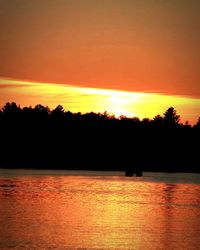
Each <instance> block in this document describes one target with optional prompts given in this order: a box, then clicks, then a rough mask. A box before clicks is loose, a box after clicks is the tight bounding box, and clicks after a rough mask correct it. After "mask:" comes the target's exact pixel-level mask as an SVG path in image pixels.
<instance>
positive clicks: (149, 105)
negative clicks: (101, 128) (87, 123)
mask: <svg viewBox="0 0 200 250" xmlns="http://www.w3.org/2000/svg"><path fill="white" fill-rule="evenodd" d="M8 101H9V102H11V101H14V102H16V103H17V104H19V105H21V106H22V107H23V106H30V105H31V106H34V105H36V104H42V105H47V106H49V107H50V108H51V109H52V108H55V107H56V106H57V105H58V104H60V105H62V106H63V107H64V109H65V110H70V111H72V112H81V113H86V112H91V111H93V112H101V113H103V112H105V111H107V112H108V113H109V114H111V115H115V116H116V117H119V116H120V115H125V116H128V117H139V118H141V119H142V118H145V117H148V118H153V117H154V116H155V115H157V114H161V115H162V114H163V112H165V110H166V109H167V108H169V107H170V106H173V107H174V108H175V109H176V110H177V112H178V113H179V114H180V115H181V118H182V121H183V122H184V121H186V120H188V121H189V122H191V123H195V122H196V121H197V119H198V117H199V116H200V112H199V110H200V100H199V99H195V98H192V97H182V96H169V95H163V94H155V93H142V92H128V91H118V90H111V89H99V88H84V87H77V86H73V85H67V84H52V83H36V82H28V81H17V80H8V79H1V80H0V105H1V106H2V105H4V104H5V103H6V102H8Z"/></svg>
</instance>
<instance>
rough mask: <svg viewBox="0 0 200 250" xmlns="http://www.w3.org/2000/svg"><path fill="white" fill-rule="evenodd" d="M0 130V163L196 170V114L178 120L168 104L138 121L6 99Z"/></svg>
mask: <svg viewBox="0 0 200 250" xmlns="http://www.w3.org/2000/svg"><path fill="white" fill-rule="evenodd" d="M0 131H1V151H0V167H2V168H40V169H51V168H52V169H85V170H127V169H128V170H130V169H133V170H135V169H137V168H141V169H142V171H172V172H174V171H183V172H200V160H199V159H200V157H199V141H200V140H199V139H200V119H199V120H198V121H197V123H196V124H195V125H194V126H191V125H189V124H188V123H185V124H181V123H180V116H179V115H178V114H177V112H176V110H175V109H174V108H172V107H170V108H169V109H168V110H167V111H166V112H165V113H164V114H163V115H157V116H155V117H154V118H153V119H148V118H145V119H143V120H140V119H139V118H127V117H125V116H121V117H119V118H115V117H114V116H112V115H109V114H108V113H107V112H104V113H103V114H101V113H93V112H91V113H86V114H81V113H71V112H70V111H64V109H63V107H62V106H60V105H58V106H57V107H56V108H55V109H54V110H50V109H49V108H48V107H44V106H42V105H40V104H39V105H36V106H35V107H34V108H32V107H24V108H20V106H17V105H16V103H6V104H5V105H4V106H3V107H2V109H1V110H0Z"/></svg>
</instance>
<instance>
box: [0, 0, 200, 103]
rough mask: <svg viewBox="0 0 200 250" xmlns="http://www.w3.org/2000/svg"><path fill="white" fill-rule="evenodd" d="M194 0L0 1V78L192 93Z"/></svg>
mask: <svg viewBox="0 0 200 250" xmlns="http://www.w3.org/2000/svg"><path fill="white" fill-rule="evenodd" d="M199 13H200V1H198V0H0V76H1V77H8V78H13V79H21V80H31V81H39V82H49V83H51V82H52V83H53V82H54V83H66V84H70V85H74V86H81V87H95V88H110V89H118V90H125V91H137V92H152V93H164V94H168V95H184V96H192V97H198V98H200V70H199V65H200V46H199V44H200V14H199Z"/></svg>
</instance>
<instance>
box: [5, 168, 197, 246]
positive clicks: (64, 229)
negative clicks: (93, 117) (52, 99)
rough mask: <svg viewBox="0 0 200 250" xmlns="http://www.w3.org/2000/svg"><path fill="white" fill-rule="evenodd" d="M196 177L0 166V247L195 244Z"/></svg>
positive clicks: (193, 175)
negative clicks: (11, 168) (41, 169)
mask: <svg viewBox="0 0 200 250" xmlns="http://www.w3.org/2000/svg"><path fill="white" fill-rule="evenodd" d="M199 235H200V175H199V174H181V173H179V174H166V173H144V176H143V177H124V173H122V172H107V173H105V172H86V171H78V172H73V171H46V170H44V171H38V170H3V169H1V170H0V249H11V248H12V249H78V248H81V249H188V250H189V249H200V236H199Z"/></svg>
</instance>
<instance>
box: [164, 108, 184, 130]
mask: <svg viewBox="0 0 200 250" xmlns="http://www.w3.org/2000/svg"><path fill="white" fill-rule="evenodd" d="M163 120H164V122H165V124H166V125H167V126H175V125H178V124H179V121H180V116H179V115H177V112H176V110H175V109H174V108H173V107H170V108H168V109H167V111H166V112H165V113H164V118H163Z"/></svg>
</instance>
